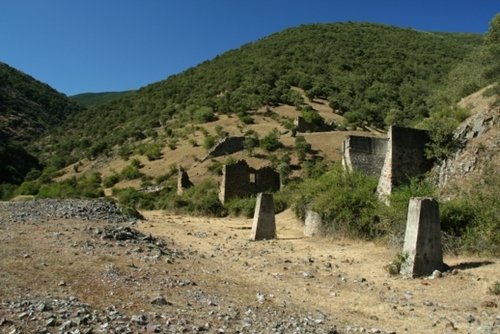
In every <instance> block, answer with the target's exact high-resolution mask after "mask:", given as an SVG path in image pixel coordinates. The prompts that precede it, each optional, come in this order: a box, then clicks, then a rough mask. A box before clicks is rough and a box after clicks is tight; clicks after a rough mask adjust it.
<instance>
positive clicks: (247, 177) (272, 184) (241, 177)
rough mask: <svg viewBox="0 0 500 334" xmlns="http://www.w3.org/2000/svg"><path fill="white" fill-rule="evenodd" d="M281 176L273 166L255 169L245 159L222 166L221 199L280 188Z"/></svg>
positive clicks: (226, 199)
mask: <svg viewBox="0 0 500 334" xmlns="http://www.w3.org/2000/svg"><path fill="white" fill-rule="evenodd" d="M280 186H281V184H280V176H279V173H277V172H276V171H275V170H274V169H272V168H271V167H264V168H261V169H253V168H251V167H250V166H248V164H247V162H246V161H245V160H240V161H238V162H237V163H235V164H232V165H225V166H223V167H222V179H221V183H220V190H219V200H220V201H221V203H225V202H226V201H228V200H230V199H231V198H234V197H246V196H249V195H251V194H257V193H260V192H265V191H277V190H279V189H280Z"/></svg>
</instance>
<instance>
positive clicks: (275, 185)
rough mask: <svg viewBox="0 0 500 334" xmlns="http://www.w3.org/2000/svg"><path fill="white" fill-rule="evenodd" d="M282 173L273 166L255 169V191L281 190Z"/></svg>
mask: <svg viewBox="0 0 500 334" xmlns="http://www.w3.org/2000/svg"><path fill="white" fill-rule="evenodd" d="M280 187H281V182H280V174H279V173H278V172H276V171H275V170H274V169H272V168H271V167H263V168H261V169H258V170H256V171H255V190H254V193H260V192H265V191H278V190H280Z"/></svg>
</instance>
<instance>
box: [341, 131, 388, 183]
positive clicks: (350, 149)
mask: <svg viewBox="0 0 500 334" xmlns="http://www.w3.org/2000/svg"><path fill="white" fill-rule="evenodd" d="M387 142H388V139H387V138H375V137H362V136H348V137H347V138H346V140H344V142H343V143H342V153H343V154H342V165H343V166H344V168H345V169H347V170H349V171H355V172H360V173H363V174H366V175H371V176H376V177H380V174H381V172H382V167H383V166H384V160H385V155H386V152H387Z"/></svg>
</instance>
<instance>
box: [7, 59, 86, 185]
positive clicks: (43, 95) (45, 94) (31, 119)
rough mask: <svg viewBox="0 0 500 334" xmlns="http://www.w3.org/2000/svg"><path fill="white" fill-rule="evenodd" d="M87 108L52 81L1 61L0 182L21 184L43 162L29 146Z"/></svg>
mask: <svg viewBox="0 0 500 334" xmlns="http://www.w3.org/2000/svg"><path fill="white" fill-rule="evenodd" d="M84 109H85V107H84V106H82V105H80V104H78V103H77V102H75V101H72V100H70V99H68V98H67V97H66V96H65V95H64V94H61V93H59V92H57V91H56V90H55V89H53V88H51V87H50V86H49V85H47V84H44V83H42V82H40V81H38V80H36V79H34V78H32V77H31V76H29V75H27V74H25V73H23V72H21V71H19V70H16V69H15V68H12V67H10V66H9V65H7V64H5V63H2V62H0V183H4V182H7V183H15V184H19V183H21V182H22V181H23V179H24V176H25V175H26V174H27V173H28V172H29V171H30V170H31V169H32V168H35V169H40V168H41V166H40V164H39V162H38V160H37V158H35V157H34V156H33V155H32V154H30V153H28V152H27V151H26V147H27V146H28V145H29V144H30V143H32V142H33V140H35V139H36V138H38V137H40V136H41V135H43V134H45V133H47V132H48V131H50V130H51V129H52V128H53V127H54V126H56V125H59V124H60V123H61V122H62V121H64V120H65V119H66V117H67V116H68V115H71V114H76V113H78V112H81V111H83V110H84Z"/></svg>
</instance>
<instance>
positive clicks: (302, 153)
mask: <svg viewBox="0 0 500 334" xmlns="http://www.w3.org/2000/svg"><path fill="white" fill-rule="evenodd" d="M310 149H311V144H309V143H308V142H307V141H306V139H305V138H304V136H297V137H295V153H296V154H297V158H298V159H299V161H300V162H303V161H304V160H305V159H306V155H307V152H309V150H310Z"/></svg>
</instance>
